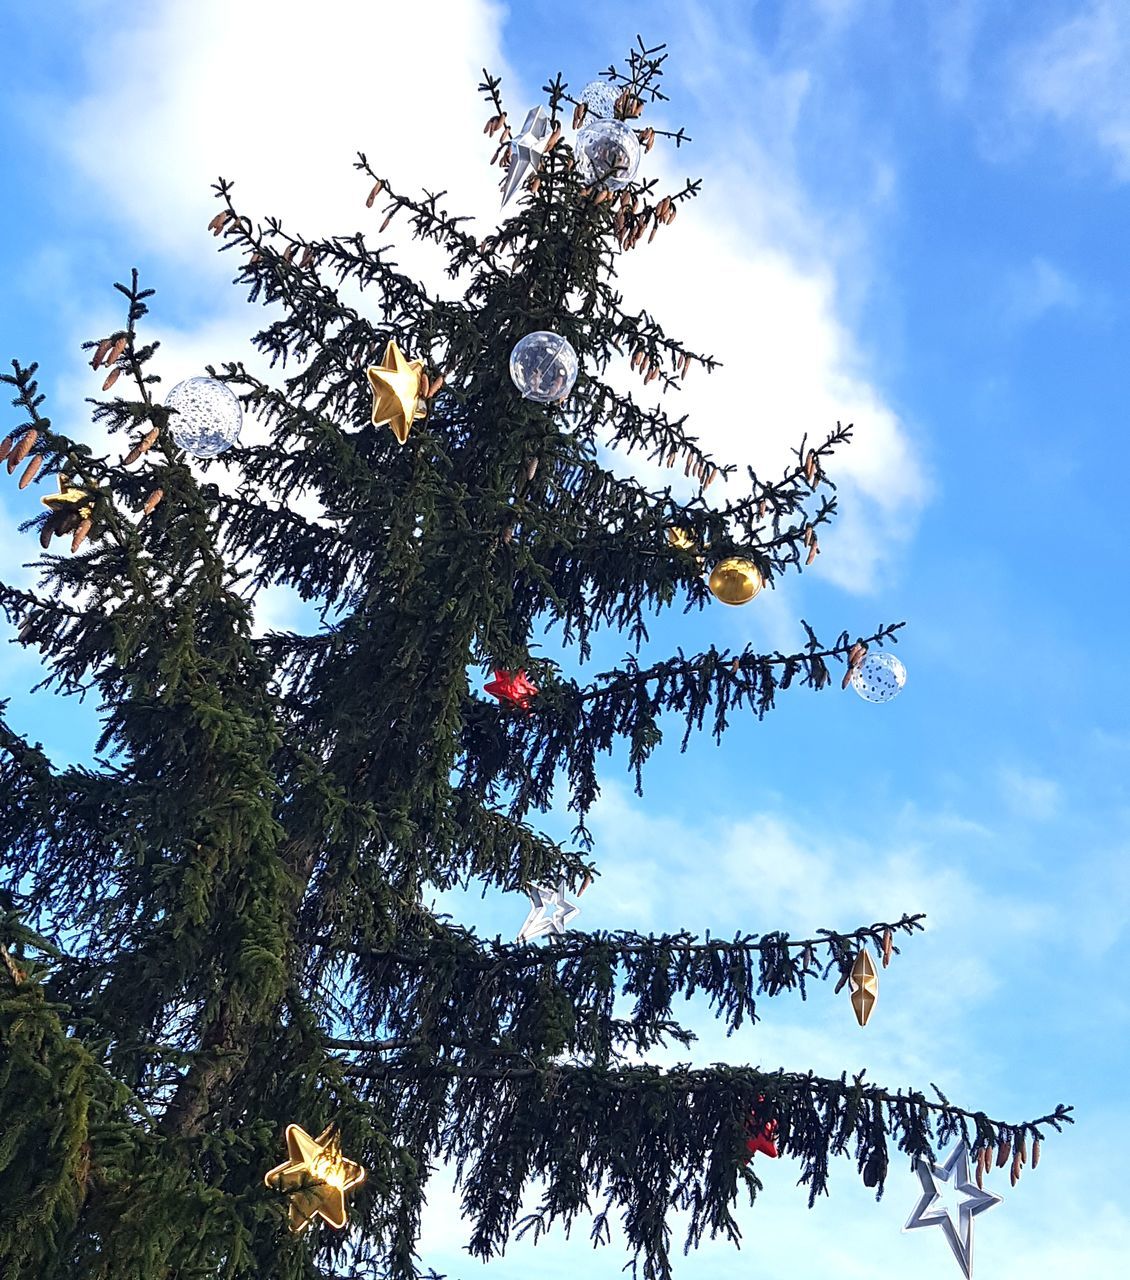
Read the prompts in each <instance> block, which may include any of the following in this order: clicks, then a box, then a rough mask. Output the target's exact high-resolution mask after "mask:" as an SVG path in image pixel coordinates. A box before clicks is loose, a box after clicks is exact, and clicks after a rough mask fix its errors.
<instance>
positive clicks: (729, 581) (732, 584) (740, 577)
mask: <svg viewBox="0 0 1130 1280" xmlns="http://www.w3.org/2000/svg"><path fill="white" fill-rule="evenodd" d="M761 586H762V581H761V574H760V573H759V572H758V570H757V566H756V565H755V564H754V563H753V562H752V561H750V560H744V559H742V557H741V556H727V558H726V559H725V560H719V561H718V563H717V564H716V565H715V566H714V568H713V569H712V570H711V573H710V590H711V591H713V592H714V594H715V596H716V597H717V598H718V599H719V600H721V601H722V603H723V604H749V602H750V601H751V600H752V599H753V597H754V596H755V595H757V593H758V592H759V591H760V590H761Z"/></svg>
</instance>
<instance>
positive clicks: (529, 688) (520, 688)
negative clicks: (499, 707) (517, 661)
mask: <svg viewBox="0 0 1130 1280" xmlns="http://www.w3.org/2000/svg"><path fill="white" fill-rule="evenodd" d="M483 688H484V690H485V691H486V692H487V693H490V694H493V695H494V696H495V697H496V698H497V699H498V700H499V702H512V703H513V704H514V705H515V706H516V707H518V708H519V710H521V711H529V709H530V703H531V702H532V701H533V700H534V696H535V695H536V694H537V691H538V688H537V685H535V684H531V683H530V681H529V679H528V677H527V676H526V673H525V672H524V671H496V672H495V673H494V679H493V680H492V681H490V683H489V684H485V685H483Z"/></svg>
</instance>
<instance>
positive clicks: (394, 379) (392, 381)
mask: <svg viewBox="0 0 1130 1280" xmlns="http://www.w3.org/2000/svg"><path fill="white" fill-rule="evenodd" d="M368 374H369V386H370V387H371V388H372V391H373V426H374V427H380V426H383V425H384V424H385V423H386V422H387V423H388V425H389V426H390V427H391V428H392V434H393V435H394V436H396V438H397V440H399V441H400V443H401V444H403V443H404V442H405V441H406V440H407V439H408V432H409V431H411V430H412V423H413V422H415V421H418V420H419V419H420V418H424V417H426V416H427V413H428V406H427V401H426V400H425V399H424V396H425V393H426V392H427V379H426V378H425V377H424V362H423V361H422V360H406V359H405V358H404V353H403V352H402V351H401V350H400V348H399V347H398V346H397V345H396V343H395V342H390V343H389V344H388V346H387V347H385V355H384V359H383V360H382V361H381V362H380V364H378V365H371V366H370V368H369V370H368Z"/></svg>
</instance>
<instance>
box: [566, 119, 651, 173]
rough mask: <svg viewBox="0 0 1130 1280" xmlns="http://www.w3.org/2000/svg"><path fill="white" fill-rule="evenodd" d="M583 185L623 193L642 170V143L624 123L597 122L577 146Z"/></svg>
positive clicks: (579, 136) (579, 138)
mask: <svg viewBox="0 0 1130 1280" xmlns="http://www.w3.org/2000/svg"><path fill="white" fill-rule="evenodd" d="M573 154H574V155H575V157H576V161H577V172H578V173H579V174H580V176H581V181H582V182H586V183H589V184H592V185H595V186H600V187H605V188H607V189H608V190H609V191H619V190H620V188H621V187H626V186H627V185H628V183H629V182H631V180H632V179H633V178H634V177H635V176H636V170H637V169H638V168H639V167H640V140H639V138H637V137H636V135H635V131H634V130H633V129H631V128H630V127H629V126H628V125H626V124H625V123H624V122H623V121H622V120H593V121H592V122H591V123H589V124H586V125H585V126H584V128H582V129H581V130H580V131H579V132H578V134H577V140H576V141H575V142H574V143H573Z"/></svg>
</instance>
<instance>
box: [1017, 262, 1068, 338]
mask: <svg viewBox="0 0 1130 1280" xmlns="http://www.w3.org/2000/svg"><path fill="white" fill-rule="evenodd" d="M1006 289H1007V293H1006V297H1005V300H1004V311H1005V318H1006V320H1008V321H1010V322H1011V323H1013V324H1017V325H1026V324H1031V323H1033V322H1034V321H1036V320H1039V319H1040V318H1041V317H1043V316H1045V315H1047V314H1048V313H1049V312H1051V311H1075V310H1076V309H1078V308H1079V307H1080V306H1081V305H1082V303H1083V297H1084V295H1083V290H1082V289H1081V288H1080V287H1079V285H1078V284H1077V283H1076V282H1075V281H1074V280H1073V279H1072V278H1071V276H1069V275H1068V274H1067V272H1066V271H1064V270H1063V269H1062V268H1061V267H1057V266H1056V265H1055V263H1053V262H1049V261H1048V260H1047V258H1044V257H1041V256H1039V255H1037V256H1036V257H1034V258H1033V259H1032V260H1031V261H1030V262H1028V263H1026V264H1025V265H1024V266H1023V267H1022V268H1020V269H1019V270H1017V271H1015V272H1013V274H1012V275H1011V277H1009V279H1008V280H1007V282H1006Z"/></svg>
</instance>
